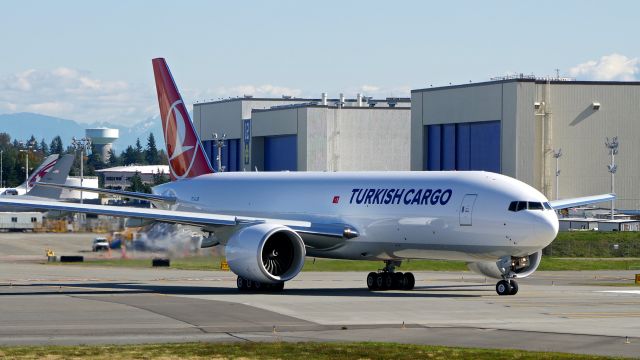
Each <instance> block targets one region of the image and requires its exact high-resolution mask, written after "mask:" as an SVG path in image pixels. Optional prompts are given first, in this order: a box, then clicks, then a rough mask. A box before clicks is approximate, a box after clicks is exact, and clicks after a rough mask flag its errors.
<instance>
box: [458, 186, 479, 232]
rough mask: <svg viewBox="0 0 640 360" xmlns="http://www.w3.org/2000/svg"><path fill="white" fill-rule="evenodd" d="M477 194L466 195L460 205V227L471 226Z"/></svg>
mask: <svg viewBox="0 0 640 360" xmlns="http://www.w3.org/2000/svg"><path fill="white" fill-rule="evenodd" d="M477 197H478V195H477V194H467V195H465V196H464V199H462V204H461V205H460V226H471V225H472V219H471V217H472V214H473V205H474V204H475V203H476V198H477Z"/></svg>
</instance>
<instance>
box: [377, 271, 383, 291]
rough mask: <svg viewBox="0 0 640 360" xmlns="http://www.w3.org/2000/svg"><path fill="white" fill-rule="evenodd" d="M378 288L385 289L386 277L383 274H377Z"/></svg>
mask: <svg viewBox="0 0 640 360" xmlns="http://www.w3.org/2000/svg"><path fill="white" fill-rule="evenodd" d="M375 288H376V289H377V290H384V278H383V277H382V274H376V287H375Z"/></svg>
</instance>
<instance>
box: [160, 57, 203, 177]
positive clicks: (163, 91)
mask: <svg viewBox="0 0 640 360" xmlns="http://www.w3.org/2000/svg"><path fill="white" fill-rule="evenodd" d="M152 63H153V75H154V77H155V80H156V90H157V91H158V104H159V105H160V117H161V118H162V129H163V131H164V141H165V144H166V149H167V156H168V157H169V169H170V172H171V174H170V175H171V180H172V181H173V180H179V179H186V178H190V177H195V176H200V175H204V174H210V173H212V172H213V169H212V168H211V165H210V163H209V160H208V158H207V155H206V154H205V153H204V149H203V147H202V144H201V143H200V139H199V138H198V134H197V133H196V132H195V129H194V128H193V123H192V122H191V118H190V117H189V113H188V112H187V108H186V106H185V104H184V101H182V97H181V96H180V92H179V91H178V88H177V86H176V84H175V82H174V81H173V76H171V72H170V71H169V67H168V66H167V63H166V61H165V60H164V59H163V58H158V59H153V61H152Z"/></svg>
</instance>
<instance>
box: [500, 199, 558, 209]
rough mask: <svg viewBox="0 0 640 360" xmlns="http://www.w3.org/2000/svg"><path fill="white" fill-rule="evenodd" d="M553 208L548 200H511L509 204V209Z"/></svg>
mask: <svg viewBox="0 0 640 360" xmlns="http://www.w3.org/2000/svg"><path fill="white" fill-rule="evenodd" d="M544 209H547V210H553V208H552V207H551V205H550V204H549V203H548V202H544V203H540V202H534V201H512V202H511V204H509V211H522V210H544Z"/></svg>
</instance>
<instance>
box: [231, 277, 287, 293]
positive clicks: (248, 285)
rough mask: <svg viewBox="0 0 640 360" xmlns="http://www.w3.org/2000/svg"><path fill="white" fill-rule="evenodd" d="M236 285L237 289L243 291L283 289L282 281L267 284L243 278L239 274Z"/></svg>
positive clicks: (276, 290)
mask: <svg viewBox="0 0 640 360" xmlns="http://www.w3.org/2000/svg"><path fill="white" fill-rule="evenodd" d="M236 285H237V286H238V290H240V291H243V292H249V291H253V292H278V291H282V290H284V281H283V282H279V283H277V284H267V283H261V282H258V281H253V280H249V279H245V278H243V277H241V276H238V279H237V280H236Z"/></svg>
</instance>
